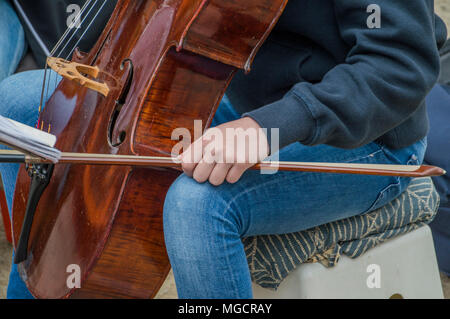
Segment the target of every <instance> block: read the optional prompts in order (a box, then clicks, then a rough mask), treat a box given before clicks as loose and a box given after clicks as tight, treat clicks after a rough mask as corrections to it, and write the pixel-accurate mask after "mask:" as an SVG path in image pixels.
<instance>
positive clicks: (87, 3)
mask: <svg viewBox="0 0 450 319" xmlns="http://www.w3.org/2000/svg"><path fill="white" fill-rule="evenodd" d="M96 2H97V0H94V3H93V4H92V6H91V8H90V9H89V12H90V10H92V8H93V7H94V6H95V4H96ZM90 3H92V0H88V1H86V3H85V4H84V5H83V7H82V9H81V10H80V12H79V13H78V15H77V16H76V17H75V21H77V20H79V19H80V17H81V16H82V15H83V14H84V12H85V11H86V10H87V8H88V5H89V4H90ZM88 16H89V14H87V15H86V16H85V17H84V18H83V20H82V21H81V22H80V24H82V23H83V22H84V21H85V20H86V19H87V17H88ZM72 29H75V30H74V31H73V32H72V33H73V34H72V36H71V38H70V39H69V42H70V40H71V39H72V37H73V36H74V34H75V33H76V32H78V29H77V28H71V27H70V26H69V27H68V28H67V29H66V31H65V32H64V34H63V35H62V36H61V38H60V39H59V40H58V42H57V43H56V45H55V46H54V47H53V49H52V51H51V53H50V57H53V56H54V55H55V53H56V51H57V50H58V48H59V47H60V46H61V44H62V43H63V42H64V41H65V39H66V38H67V37H68V35H69V33H70V31H72ZM66 45H67V44H66ZM61 53H62V52H60V53H59V54H61ZM59 54H58V55H59ZM47 77H48V78H49V79H48V80H49V81H48V82H47V81H46V80H47ZM50 77H51V73H50V76H48V65H47V63H45V69H44V79H43V82H42V90H41V98H40V102H39V109H38V121H37V123H36V128H39V126H40V115H41V112H42V109H43V105H44V93H45V91H46V90H45V89H46V83H49V82H50ZM56 79H57V77H56ZM55 87H56V86H55ZM47 89H48V87H47ZM47 91H48V90H47ZM47 96H48V93H47Z"/></svg>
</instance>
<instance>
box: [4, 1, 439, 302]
mask: <svg viewBox="0 0 450 319" xmlns="http://www.w3.org/2000/svg"><path fill="white" fill-rule="evenodd" d="M0 2H4V0H0ZM371 4H372V1H365V0H361V1H349V0H335V1H326V2H323V1H315V0H305V1H290V2H289V3H288V4H287V7H286V9H285V12H284V13H283V15H282V17H281V19H280V21H279V22H278V24H277V26H276V27H275V29H274V31H273V32H272V33H271V35H270V37H269V39H268V40H267V41H266V43H265V44H264V45H263V47H262V48H261V50H260V52H259V53H258V55H257V56H256V59H255V61H254V65H253V70H252V72H251V73H250V74H249V75H245V74H244V73H242V72H240V73H238V74H237V75H236V77H235V78H234V79H233V81H232V83H231V85H230V88H229V89H228V91H227V97H228V98H225V99H224V100H223V101H222V104H221V106H220V108H219V110H218V112H217V114H216V117H215V122H214V125H217V127H218V128H219V129H220V130H222V131H225V130H226V129H227V128H243V129H244V130H245V129H249V128H256V129H259V128H261V127H262V128H267V129H268V130H269V132H270V129H279V133H280V134H279V137H280V140H279V142H280V147H281V150H280V152H279V159H280V160H283V161H318V162H347V163H365V164H374V163H383V164H405V165H406V164H420V163H421V162H422V160H423V157H424V153H425V149H426V133H427V130H428V123H427V120H426V108H425V103H424V98H425V96H426V95H427V93H428V92H429V91H430V90H431V88H432V87H433V85H434V84H435V82H436V80H437V77H438V75H439V53H438V48H439V47H441V46H442V44H443V43H444V41H445V38H446V29H445V25H444V23H443V22H442V21H441V20H440V19H439V18H438V17H437V16H435V15H434V14H433V12H432V8H433V1H432V0H427V1H424V0H409V1H391V0H379V1H378V5H379V6H380V7H381V8H382V9H383V10H382V15H381V17H380V18H381V24H382V27H381V28H378V27H376V26H374V25H372V24H369V23H368V19H370V13H367V8H368V7H369V6H370V5H371ZM3 5H4V3H3ZM39 76H40V77H39ZM39 79H42V73H41V74H39V72H38V73H33V74H19V75H16V76H12V77H10V78H7V79H6V80H3V81H2V82H1V83H0V114H1V115H3V116H6V117H10V118H13V119H14V120H18V121H21V122H25V123H26V124H29V125H34V123H36V120H37V113H36V112H35V110H36V108H37V105H38V104H39V97H40V94H36V92H37V91H39V90H40V88H41V85H42V83H39ZM38 83H39V84H38ZM24 88H26V90H24ZM187 107H188V106H187ZM238 138H245V137H244V136H242V135H238ZM259 138H260V140H261V145H266V149H267V150H268V149H269V148H268V146H269V144H268V143H269V140H268V139H267V137H266V136H265V135H263V134H262V135H260V136H259ZM200 141H202V140H200ZM206 144H207V143H205V145H206ZM215 151H216V152H223V153H225V152H226V150H224V149H216V150H215ZM246 155H248V154H246ZM265 155H268V153H267V152H266V154H265ZM263 157H264V156H261V157H260V158H259V160H262V159H263ZM182 160H183V169H184V172H185V174H183V175H181V176H180V177H179V178H178V179H177V180H176V181H175V183H174V184H173V185H172V187H171V188H170V190H169V192H168V194H167V196H166V199H165V205H164V234H165V239H166V247H167V251H168V254H169V258H170V262H171V265H172V267H173V271H174V276H175V280H176V284H177V289H178V295H179V297H180V298H251V297H252V287H251V279H250V272H249V269H248V265H247V260H246V256H245V252H244V248H243V244H242V242H241V238H242V237H247V236H254V235H261V234H283V233H290V232H297V231H301V230H305V229H308V228H311V227H314V226H317V225H321V224H325V223H328V222H331V221H336V220H340V219H343V218H347V217H350V216H355V215H358V214H363V213H366V212H369V211H372V210H375V209H377V208H379V207H381V206H383V205H385V204H386V203H388V202H389V201H391V200H393V199H394V198H396V197H397V196H399V194H401V193H402V192H403V190H404V189H405V188H406V187H407V186H408V184H409V181H410V179H408V178H398V177H380V176H362V175H342V174H314V173H296V172H278V173H277V174H275V175H262V174H260V173H259V172H257V171H248V168H249V167H250V166H252V164H250V163H237V161H235V162H234V163H230V164H225V163H221V162H213V163H208V162H207V161H206V160H203V161H202V158H196V159H195V160H194V161H193V160H192V159H191V158H189V156H187V155H186V154H185V155H184V156H183V157H182ZM0 171H1V173H2V176H4V177H5V187H6V188H7V190H6V194H7V196H8V204H9V205H11V202H12V197H13V190H14V183H15V174H17V167H16V166H11V165H9V166H7V165H1V169H0ZM361 185H364V188H363V190H364V191H361ZM10 207H11V206H10ZM8 296H9V297H10V298H25V297H30V294H29V293H28V291H27V289H26V288H25V286H24V284H23V282H22V281H21V280H20V278H19V275H18V273H17V268H16V267H14V268H13V270H12V273H11V279H10V286H9V290H8Z"/></svg>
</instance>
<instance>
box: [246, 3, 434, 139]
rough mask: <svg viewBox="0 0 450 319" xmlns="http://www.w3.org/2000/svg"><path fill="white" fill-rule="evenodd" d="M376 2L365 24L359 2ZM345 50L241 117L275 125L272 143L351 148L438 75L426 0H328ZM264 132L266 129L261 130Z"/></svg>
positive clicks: (402, 110)
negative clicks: (314, 75)
mask: <svg viewBox="0 0 450 319" xmlns="http://www.w3.org/2000/svg"><path fill="white" fill-rule="evenodd" d="M374 3H375V4H377V5H378V6H379V7H380V8H381V27H380V28H373V29H370V28H369V27H368V26H367V19H368V17H369V16H370V14H371V13H370V12H369V13H368V12H367V7H368V6H369V5H370V4H374ZM334 6H335V16H336V21H337V23H338V25H339V32H340V36H341V37H342V39H343V40H344V42H345V43H346V44H347V45H348V46H349V48H350V50H349V52H348V55H347V56H346V59H345V62H344V63H342V64H338V65H337V66H335V67H334V68H333V69H331V70H330V71H328V73H327V74H326V75H325V76H324V77H323V79H322V81H321V82H319V83H315V84H312V83H308V82H300V83H297V84H296V85H294V86H293V87H292V88H291V90H290V91H289V92H288V93H287V94H285V95H284V97H283V98H282V99H280V100H278V101H275V102H274V103H271V104H268V105H265V106H263V107H261V108H258V109H256V110H254V111H251V112H249V113H247V114H245V116H250V117H252V118H253V119H254V120H256V121H257V122H258V123H259V124H260V125H261V126H262V127H264V128H268V129H270V128H279V132H280V147H284V146H286V145H288V144H291V143H293V142H297V141H300V142H301V143H303V144H305V145H317V144H328V145H331V146H336V147H341V148H357V147H360V146H362V145H365V144H367V143H369V142H372V141H374V140H376V139H377V138H378V137H380V136H382V135H383V134H385V133H386V132H388V131H390V130H391V129H393V128H394V127H396V126H398V125H399V124H401V123H402V122H403V121H405V120H406V119H407V118H408V117H409V116H410V115H411V114H412V113H414V111H415V110H416V109H418V107H419V106H420V105H421V104H422V103H423V101H424V99H425V96H426V95H427V93H428V92H429V90H431V88H432V87H433V85H434V83H435V82H436V80H437V77H438V75H439V67H440V64H439V54H438V49H437V44H436V35H435V15H434V9H433V1H431V0H407V1H405V0H398V1H396V0H394V1H393V0H334ZM269 131H270V130H269Z"/></svg>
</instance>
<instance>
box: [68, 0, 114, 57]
mask: <svg viewBox="0 0 450 319" xmlns="http://www.w3.org/2000/svg"><path fill="white" fill-rule="evenodd" d="M107 1H108V0H104V1H103V4H102V5H101V7H100V8H99V9H98V10H97V12H96V13H95V16H94V17H93V18H92V19H91V22H90V23H89V25H88V26H87V28H86V30H84V32H83V34H82V35H81V37H80V38H79V39H78V41H77V42H76V43H75V45H74V46H73V48H72V50H70V52H72V51H73V50H75V48H76V47H77V46H78V44H79V43H80V41H81V40H82V39H83V37H84V36H85V35H86V33H87V32H88V31H89V29H90V28H91V26H92V23H94V21H95V20H96V19H97V17H98V15H99V14H100V12H101V11H102V10H103V7H104V6H105V4H106V2H107ZM96 2H97V1H96ZM69 56H70V53H69V55H68V56H67V57H66V60H67V59H68V58H69Z"/></svg>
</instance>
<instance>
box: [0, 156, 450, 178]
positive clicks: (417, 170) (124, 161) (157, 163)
mask: <svg viewBox="0 0 450 319" xmlns="http://www.w3.org/2000/svg"><path fill="white" fill-rule="evenodd" d="M0 162H8V163H27V164H47V163H49V164H51V162H50V161H48V160H44V159H42V158H40V157H36V156H32V155H28V154H24V153H21V152H18V151H0ZM58 164H80V165H122V166H135V167H137V166H141V167H170V168H177V169H180V168H181V162H180V161H179V160H177V159H176V158H173V157H156V156H135V155H109V154H87V153H86V154H84V153H62V154H61V159H60V160H59V162H58ZM252 169H257V170H280V171H295V172H315V173H339V174H359V175H378V176H401V177H426V176H440V175H445V174H446V171H445V170H443V169H442V168H440V167H437V166H430V165H390V164H350V163H315V162H273V161H264V162H261V163H259V164H256V165H255V166H253V167H252Z"/></svg>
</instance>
